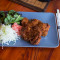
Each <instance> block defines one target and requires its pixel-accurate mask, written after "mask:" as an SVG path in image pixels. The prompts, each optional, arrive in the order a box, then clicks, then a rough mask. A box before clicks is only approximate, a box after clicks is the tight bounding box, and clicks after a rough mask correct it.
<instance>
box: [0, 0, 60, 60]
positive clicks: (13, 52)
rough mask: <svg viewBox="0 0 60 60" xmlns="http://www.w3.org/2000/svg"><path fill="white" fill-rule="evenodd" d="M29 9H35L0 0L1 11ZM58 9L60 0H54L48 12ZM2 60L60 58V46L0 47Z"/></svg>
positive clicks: (51, 59) (55, 59) (0, 59)
mask: <svg viewBox="0 0 60 60" xmlns="http://www.w3.org/2000/svg"><path fill="white" fill-rule="evenodd" d="M11 9H13V10H15V11H29V12H34V11H33V10H31V9H29V8H26V7H23V6H21V5H18V4H16V3H13V2H10V1H8V0H0V11H1V10H4V11H8V10H11ZM56 9H60V1H59V0H53V1H51V2H50V3H49V6H48V7H47V9H46V12H53V13H56ZM0 60H60V46H59V47H57V48H22V47H21V48H16V47H4V49H3V50H2V49H1V47H0Z"/></svg>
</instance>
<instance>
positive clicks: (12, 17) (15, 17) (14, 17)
mask: <svg viewBox="0 0 60 60" xmlns="http://www.w3.org/2000/svg"><path fill="white" fill-rule="evenodd" d="M22 19H23V17H21V15H19V14H18V13H17V12H16V11H14V10H10V11H9V12H8V14H7V16H6V18H5V19H4V23H5V24H11V23H15V22H16V23H17V24H20V20H22Z"/></svg>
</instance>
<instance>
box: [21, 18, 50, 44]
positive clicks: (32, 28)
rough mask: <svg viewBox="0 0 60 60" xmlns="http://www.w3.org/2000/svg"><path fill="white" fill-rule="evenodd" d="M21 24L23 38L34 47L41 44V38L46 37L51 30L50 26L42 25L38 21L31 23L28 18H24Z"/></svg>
mask: <svg viewBox="0 0 60 60" xmlns="http://www.w3.org/2000/svg"><path fill="white" fill-rule="evenodd" d="M21 24H22V26H23V27H22V29H21V37H22V38H23V39H24V40H26V41H29V42H30V43H31V44H33V45H37V44H39V42H40V40H41V36H46V35H47V33H48V30H49V28H50V25H49V24H47V23H42V22H41V21H40V20H37V19H32V20H31V21H29V20H28V19H27V18H24V19H23V20H22V22H21Z"/></svg>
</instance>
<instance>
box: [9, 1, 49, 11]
mask: <svg viewBox="0 0 60 60" xmlns="http://www.w3.org/2000/svg"><path fill="white" fill-rule="evenodd" d="M10 1H13V2H15V3H18V4H20V5H23V6H25V7H28V8H31V9H33V10H35V11H39V12H40V11H45V10H46V7H47V6H48V4H49V2H41V1H39V0H10Z"/></svg>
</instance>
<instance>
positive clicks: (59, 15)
mask: <svg viewBox="0 0 60 60" xmlns="http://www.w3.org/2000/svg"><path fill="white" fill-rule="evenodd" d="M56 17H57V25H58V34H59V40H60V13H59V9H57V13H56Z"/></svg>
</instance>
